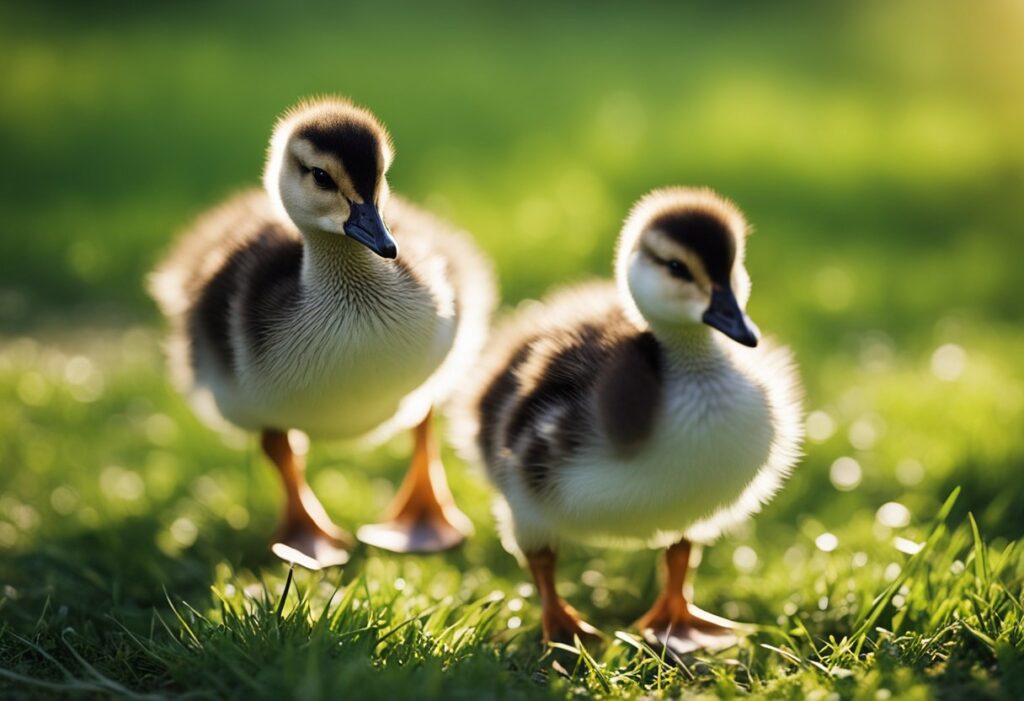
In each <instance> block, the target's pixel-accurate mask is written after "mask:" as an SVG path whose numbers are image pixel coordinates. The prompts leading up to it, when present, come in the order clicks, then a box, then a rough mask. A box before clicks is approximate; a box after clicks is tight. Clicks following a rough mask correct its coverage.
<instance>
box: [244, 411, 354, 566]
mask: <svg viewBox="0 0 1024 701" xmlns="http://www.w3.org/2000/svg"><path fill="white" fill-rule="evenodd" d="M262 444H263V452H265V453H266V454H267V457H269V458H270V460H271V461H272V462H273V463H274V465H275V466H276V467H277V470H278V472H279V473H280V474H281V480H282V481H283V482H284V493H285V508H284V518H283V519H282V521H281V527H280V528H279V529H278V532H277V536H276V537H275V542H274V544H273V546H272V550H273V551H274V553H275V554H276V555H277V556H278V557H280V558H281V559H283V560H287V561H288V562H294V563H298V564H300V565H303V566H306V567H310V568H311V569H319V568H320V567H331V566H333V565H343V564H345V563H346V562H348V558H349V553H348V551H349V549H350V548H351V547H352V545H353V542H352V537H351V536H349V535H348V534H347V533H345V531H343V530H342V529H340V528H338V527H337V526H335V525H334V523H333V522H332V521H331V519H330V517H329V516H328V515H327V511H325V510H324V507H323V505H322V504H321V503H320V501H319V500H318V499H317V498H316V495H315V494H313V490H312V489H310V488H309V485H308V484H307V483H306V475H305V465H304V464H303V460H302V457H301V456H299V455H296V453H295V451H294V450H292V446H291V443H290V442H289V441H288V434H287V433H286V432H284V431H278V430H273V429H266V430H264V431H263V436H262Z"/></svg>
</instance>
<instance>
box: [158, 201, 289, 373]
mask: <svg viewBox="0 0 1024 701" xmlns="http://www.w3.org/2000/svg"><path fill="white" fill-rule="evenodd" d="M301 257H302V243H301V239H300V237H299V234H298V232H297V231H296V230H295V229H294V228H293V227H291V226H290V225H288V224H286V223H285V222H282V221H281V220H280V219H279V218H278V217H277V216H276V214H275V212H274V210H273V208H272V206H271V204H270V201H269V199H268V198H267V196H266V195H265V194H264V193H263V192H262V191H261V190H255V189H254V190H250V191H246V192H243V193H240V194H238V195H236V196H234V197H232V198H231V199H229V200H228V201H226V202H225V203H224V204H222V205H220V206H219V207H217V208H215V209H214V210H212V211H210V212H209V213H207V214H205V215H203V216H202V217H200V219H199V220H198V221H197V222H196V223H195V225H194V226H193V227H192V228H191V229H190V230H189V231H187V232H186V233H185V234H184V235H183V236H182V237H181V238H180V239H179V240H178V242H177V243H176V244H175V246H174V247H173V248H172V250H171V252H170V253H169V255H168V256H167V257H166V258H165V259H164V260H163V262H161V263H160V264H159V265H158V266H157V268H156V270H155V271H154V272H153V273H152V274H151V275H150V277H149V280H148V282H149V291H150V294H151V295H152V296H153V298H154V299H155V300H156V302H157V304H158V305H159V306H160V308H161V310H162V311H163V312H164V314H165V315H166V316H167V317H168V318H169V319H170V321H171V325H172V330H171V339H170V344H169V350H170V356H171V363H172V370H173V371H174V375H175V378H176V379H177V380H178V382H179V383H180V384H182V385H183V387H184V388H185V389H186V390H189V389H191V388H192V386H193V385H194V384H195V383H196V382H197V381H200V382H202V381H203V380H204V379H205V380H210V379H211V378H210V377H209V376H208V375H209V373H217V374H218V375H220V376H221V379H222V378H223V377H225V376H226V377H230V376H231V375H232V373H233V371H234V368H235V364H236V360H237V354H238V353H237V348H236V346H237V343H238V341H237V339H235V338H234V336H233V334H232V332H231V328H232V319H231V315H232V314H235V313H239V312H238V310H239V309H240V308H241V307H244V308H245V309H244V311H245V316H246V319H245V321H246V326H247V327H252V330H254V331H258V326H259V320H260V319H261V318H262V316H263V314H262V313H261V311H265V308H267V307H268V306H275V305H278V306H279V303H280V302H281V301H282V299H281V298H282V296H284V297H287V296H288V295H289V294H290V292H289V288H288V283H289V281H291V282H292V283H295V284H297V280H298V268H299V265H300V263H301ZM255 277H260V278H262V280H261V283H260V284H259V285H258V286H257V285H254V284H253V279H254V278H255ZM294 286H295V285H294V284H293V285H292V287H294ZM253 287H258V289H260V290H263V291H265V292H266V294H262V295H261V298H262V299H261V300H260V304H258V305H256V306H253V305H252V304H246V305H241V304H240V298H241V297H242V296H244V295H245V294H246V290H248V289H251V288H253ZM294 291H295V290H292V292H294Z"/></svg>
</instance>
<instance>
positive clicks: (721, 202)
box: [616, 188, 760, 347]
mask: <svg viewBox="0 0 1024 701" xmlns="http://www.w3.org/2000/svg"><path fill="white" fill-rule="evenodd" d="M746 233H747V225H746V222H745V221H744V219H743V215H742V214H741V213H740V212H739V210H738V209H737V208H736V207H735V206H734V205H733V204H732V203H731V202H729V201H728V200H726V199H724V198H723V197H720V196H719V195H717V194H715V193H714V192H712V191H710V190H693V189H688V188H666V189H663V190H655V191H654V192H652V193H650V194H648V195H646V196H645V197H644V198H642V199H641V200H640V201H639V202H638V203H637V204H636V205H635V206H634V208H633V211H632V212H631V213H630V215H629V218H628V219H627V220H626V224H625V226H624V227H623V230H622V235H621V237H620V239H619V248H618V254H617V261H616V273H617V277H618V281H619V285H620V288H622V289H623V292H626V293H628V294H627V295H625V296H626V297H627V298H628V299H632V301H633V303H634V305H635V306H636V310H637V311H638V312H639V313H640V315H641V316H642V317H643V318H644V319H646V320H647V321H648V323H650V324H651V325H652V327H655V328H663V329H680V328H685V327H692V326H695V325H697V324H706V325H708V326H710V327H712V328H715V329H718V330H719V331H721V332H722V333H724V334H725V335H726V336H728V337H729V338H731V339H733V340H734V341H737V342H738V343H741V344H743V345H745V346H751V347H753V346H756V345H757V342H758V339H759V337H760V332H759V331H758V329H757V326H756V325H755V324H754V322H752V321H751V320H750V317H748V316H747V315H746V313H745V312H744V306H745V305H746V301H747V297H748V296H749V294H750V278H749V276H748V275H747V271H746V268H745V267H744V266H743V251H744V242H745V239H746Z"/></svg>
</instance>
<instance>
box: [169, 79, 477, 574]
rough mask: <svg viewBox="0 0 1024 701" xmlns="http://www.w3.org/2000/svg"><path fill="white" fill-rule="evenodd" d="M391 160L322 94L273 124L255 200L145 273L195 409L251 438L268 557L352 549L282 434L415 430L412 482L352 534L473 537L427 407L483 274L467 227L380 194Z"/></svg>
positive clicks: (344, 555)
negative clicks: (279, 516) (267, 486)
mask: <svg viewBox="0 0 1024 701" xmlns="http://www.w3.org/2000/svg"><path fill="white" fill-rule="evenodd" d="M392 158H393V148H392V145H391V139H390V137H389V135H388V133H387V131H386V130H385V129H384V127H383V126H382V125H381V124H380V122H379V121H378V120H377V119H376V118H375V117H374V116H373V115H372V114H371V113H370V112H368V111H367V110H365V109H363V108H361V107H357V106H355V105H353V104H352V103H351V102H349V101H347V100H344V99H336V98H328V99H319V100H315V101H310V102H303V103H301V104H299V105H297V106H296V107H294V108H292V109H291V110H289V111H287V112H286V113H285V114H284V115H283V116H282V117H281V119H280V120H279V121H278V123H277V125H276V127H275V128H274V132H273V137H272V140H271V143H270V148H269V153H268V159H267V164H266V168H265V172H264V177H263V184H264V190H263V191H260V190H251V191H248V192H243V193H241V194H239V195H237V196H235V197H233V198H231V199H229V200H228V201H227V202H225V203H224V204H222V205H221V206H219V207H217V208H216V209H214V210H213V211H212V212H210V213H208V214H206V215H205V216H203V217H202V218H200V219H199V221H198V222H197V223H196V224H195V225H194V227H193V228H192V229H191V230H190V231H188V232H187V233H186V234H185V235H184V236H183V237H182V239H181V240H180V242H179V243H178V244H177V247H176V249H174V250H173V251H172V253H171V254H170V256H169V257H168V258H167V259H166V260H165V261H164V262H163V263H162V264H161V265H160V266H159V267H158V268H157V270H156V271H155V272H154V274H153V275H152V277H151V280H150V283H151V285H150V287H151V293H152V294H153V296H154V298H155V299H156V300H157V302H158V303H159V305H160V307H161V309H162V310H163V312H164V313H165V314H166V316H167V317H168V318H169V319H170V321H171V325H172V334H171V338H170V343H169V349H170V355H171V361H172V366H173V368H174V370H175V374H176V376H177V378H178V380H179V382H180V385H181V387H182V388H183V390H184V391H185V392H186V393H187V394H188V395H190V397H191V398H192V399H193V400H194V404H195V405H196V406H197V409H198V410H199V412H200V414H201V415H203V416H205V417H208V418H214V419H216V417H220V418H222V419H226V420H227V422H229V423H230V424H234V425H235V426H237V427H240V428H242V429H246V430H249V431H253V432H260V433H261V436H262V447H263V450H264V452H265V453H266V455H267V457H269V458H270V460H271V461H272V462H273V463H274V465H275V466H276V467H277V469H278V470H279V472H280V474H281V477H282V480H283V482H284V487H285V496H286V503H285V509H284V518H283V523H282V525H281V528H280V531H279V533H278V536H277V543H276V544H275V546H274V551H275V552H276V553H278V555H280V556H282V557H284V558H285V559H290V560H292V561H300V562H306V563H308V562H309V558H311V559H312V560H313V561H315V562H314V564H315V565H319V566H327V565H334V564H342V563H344V562H345V561H346V560H347V559H348V550H349V549H350V547H351V545H352V540H351V538H350V536H349V535H348V534H347V533H345V532H344V531H342V529H340V528H339V527H337V526H336V525H334V523H332V522H331V520H330V518H329V517H328V516H327V513H326V511H325V510H324V508H323V506H322V505H321V504H320V502H319V501H318V500H317V498H316V496H315V495H314V494H313V492H312V491H311V489H310V488H309V486H308V485H307V483H306V480H305V478H304V466H303V459H302V455H301V454H299V453H301V452H302V451H301V450H297V448H296V445H295V443H294V442H293V441H290V440H289V433H288V432H289V430H292V429H297V430H300V431H302V432H305V433H307V434H309V435H311V436H313V437H326V438H354V437H359V436H363V435H365V434H373V435H375V436H377V437H383V436H386V435H389V434H390V433H392V432H393V431H395V430H398V429H401V428H408V427H413V428H414V442H415V447H414V453H413V458H412V463H411V466H410V468H409V472H408V474H407V476H406V478H405V481H404V483H403V485H402V487H401V489H400V490H399V492H398V494H397V496H396V498H395V501H394V502H393V503H392V505H391V507H390V509H389V514H388V517H387V520H386V522H384V523H381V524H378V525H374V526H364V527H363V528H362V529H360V531H359V533H358V535H359V537H360V539H361V540H363V541H364V542H367V543H370V544H372V545H376V546H378V547H382V548H386V549H390V550H394V551H400V552H407V551H434V550H440V549H444V548H448V547H451V546H453V545H455V544H457V543H459V542H461V541H462V540H463V538H464V537H465V535H466V534H468V533H469V532H470V530H471V526H470V523H469V521H468V519H467V518H466V517H465V516H464V515H463V514H462V513H461V512H460V511H459V510H458V509H457V508H456V507H455V504H454V502H453V501H452V498H451V494H450V492H449V491H448V488H447V483H446V481H445V475H444V471H443V467H442V465H441V463H440V459H439V457H438V450H437V445H436V441H435V439H434V436H433V432H432V423H431V408H432V407H433V406H434V405H435V404H437V403H438V402H440V401H441V400H443V399H445V398H446V396H447V395H448V393H449V392H450V390H451V389H452V388H453V385H454V383H455V381H456V380H457V379H458V374H459V373H460V372H461V371H462V370H463V369H464V368H465V367H466V366H467V365H468V364H470V363H472V362H473V360H474V359H475V357H476V355H477V353H478V352H479V349H480V347H481V345H482V343H483V339H484V336H485V334H486V329H487V325H488V320H489V316H490V311H491V307H492V303H493V299H494V291H493V290H494V285H493V280H492V278H491V268H490V265H489V264H488V262H487V261H486V260H485V259H484V257H483V256H482V255H481V253H480V252H479V251H478V250H477V249H476V247H475V246H474V245H473V244H472V243H471V242H470V240H469V239H468V238H467V237H466V236H465V235H464V234H462V233H460V232H458V231H456V230H454V229H453V228H452V227H451V226H450V225H448V224H447V223H445V222H442V221H440V220H438V219H436V218H434V217H433V216H431V215H429V214H427V213H426V212H424V211H422V210H420V209H418V208H416V207H414V206H413V205H411V204H409V203H407V202H405V201H403V200H401V199H400V198H398V197H397V196H391V195H390V193H389V188H388V181H387V177H386V174H387V171H388V168H389V167H390V165H391V161H392ZM293 438H294V435H293ZM303 556H305V558H303Z"/></svg>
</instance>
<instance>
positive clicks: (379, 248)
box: [345, 202, 398, 258]
mask: <svg viewBox="0 0 1024 701" xmlns="http://www.w3.org/2000/svg"><path fill="white" fill-rule="evenodd" d="M351 209H352V211H351V213H350V214H349V215H348V221H346V222H345V235H346V236H348V237H349V238H352V239H355V240H356V241H358V242H359V243H361V244H363V245H364V246H366V247H367V248H369V249H370V250H371V251H373V252H374V253H376V254H377V255H378V256H380V257H381V258H394V257H395V256H397V255H398V244H396V243H395V239H394V238H393V237H392V236H391V232H390V231H389V230H388V227H387V225H386V224H385V223H384V220H383V219H381V216H380V211H379V210H378V209H377V208H376V207H375V206H373V204H371V203H369V202H363V203H357V202H353V203H352V207H351Z"/></svg>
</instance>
